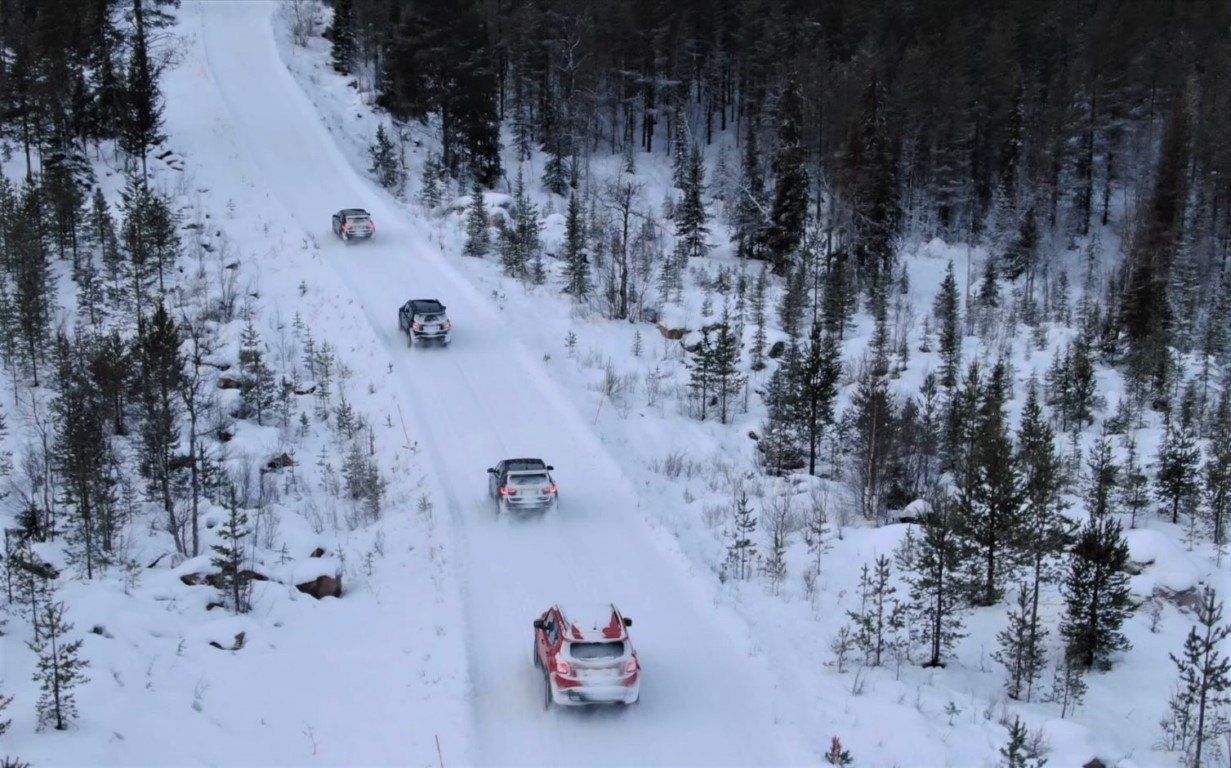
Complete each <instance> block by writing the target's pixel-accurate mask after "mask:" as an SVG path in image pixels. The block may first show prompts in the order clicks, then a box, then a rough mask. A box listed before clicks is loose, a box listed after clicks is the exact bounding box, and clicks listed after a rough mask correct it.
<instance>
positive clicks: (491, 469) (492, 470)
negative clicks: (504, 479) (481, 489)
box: [487, 467, 496, 475]
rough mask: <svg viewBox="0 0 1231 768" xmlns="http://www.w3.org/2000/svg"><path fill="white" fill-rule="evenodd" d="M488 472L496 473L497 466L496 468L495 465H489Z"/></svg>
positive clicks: (490, 473)
mask: <svg viewBox="0 0 1231 768" xmlns="http://www.w3.org/2000/svg"><path fill="white" fill-rule="evenodd" d="M487 474H489V475H494V474H496V468H495V467H488V468H487Z"/></svg>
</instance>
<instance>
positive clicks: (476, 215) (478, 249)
mask: <svg viewBox="0 0 1231 768" xmlns="http://www.w3.org/2000/svg"><path fill="white" fill-rule="evenodd" d="M491 247H492V237H491V230H489V229H488V218H487V204H486V202H485V201H484V199H483V186H482V185H481V184H480V183H479V180H478V178H477V177H476V178H475V179H474V181H473V182H471V185H470V206H469V207H468V208H467V213H466V245H465V246H463V248H462V255H463V256H473V257H475V258H481V257H483V256H486V255H487V252H488V251H490V250H491Z"/></svg>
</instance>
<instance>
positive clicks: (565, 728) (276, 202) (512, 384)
mask: <svg viewBox="0 0 1231 768" xmlns="http://www.w3.org/2000/svg"><path fill="white" fill-rule="evenodd" d="M277 5H278V4H277V3H274V2H268V1H261V0H256V1H254V2H199V3H195V4H188V5H186V6H185V7H184V10H183V13H184V14H186V15H187V16H188V17H189V18H188V21H189V23H188V24H187V25H186V26H187V28H188V29H190V30H191V29H194V27H195V29H196V32H197V34H196V35H195V36H196V38H197V39H196V40H195V41H193V43H191V44H197V45H201V46H203V51H204V54H205V56H204V61H205V62H206V65H205V68H206V70H207V71H205V72H202V73H201V75H202V77H201V91H200V92H197V93H195V94H190V95H184V96H181V97H180V98H191V99H192V100H193V102H194V105H199V106H197V107H194V108H199V109H200V119H201V120H202V121H204V122H205V123H206V124H208V125H209V126H210V128H209V129H210V130H211V131H213V132H214V133H215V134H216V135H217V137H218V139H219V140H218V141H217V142H215V144H214V145H215V146H217V147H218V148H219V149H218V151H217V154H216V156H202V153H207V152H208V151H209V150H208V146H209V145H205V144H200V145H199V146H195V147H193V156H192V157H191V158H190V161H191V162H192V164H193V165H194V167H197V168H200V169H202V170H201V172H200V173H201V175H202V176H203V177H204V178H207V179H209V178H215V179H216V178H219V177H220V175H222V174H228V173H229V174H232V175H233V176H235V177H237V178H243V179H245V182H246V183H247V184H248V185H249V186H250V187H251V192H252V194H253V196H254V198H255V199H267V200H268V202H269V205H270V206H271V208H272V209H273V210H278V211H279V212H280V213H282V214H284V215H285V216H287V217H289V218H290V219H291V220H292V221H293V224H289V225H288V226H292V227H294V228H301V229H302V230H303V231H304V232H306V233H311V234H313V235H315V237H316V238H317V239H318V240H319V241H320V243H321V259H323V262H324V263H321V262H314V263H311V264H304V266H303V268H304V271H305V273H312V274H321V273H323V274H324V275H325V278H326V280H327V281H328V280H329V277H330V276H329V275H328V271H329V270H332V284H333V285H335V286H336V290H337V291H338V292H339V293H341V294H349V295H347V296H345V298H346V299H353V301H354V302H355V303H356V304H357V305H359V306H361V307H362V310H363V313H364V315H365V316H366V318H367V320H368V322H369V324H370V328H364V329H362V334H363V336H364V337H363V338H355V339H350V341H351V342H352V343H353V344H355V345H358V346H368V347H372V348H375V349H377V350H378V351H377V352H376V353H375V355H374V358H373V359H375V360H377V361H379V364H380V365H381V366H391V370H393V371H394V372H395V374H396V376H397V377H398V379H399V380H400V382H401V389H400V391H398V392H397V398H398V400H399V401H400V404H401V407H402V409H403V411H404V412H405V414H406V419H407V422H408V425H409V429H410V432H411V433H412V437H413V438H414V439H415V440H417V441H418V442H419V443H420V444H421V446H422V448H423V449H424V451H425V454H426V455H427V456H428V458H429V464H430V467H431V470H432V472H433V475H434V484H435V490H436V492H437V496H438V505H440V506H443V507H445V508H447V512H446V515H447V519H448V520H449V521H450V527H451V529H452V531H451V533H452V537H453V541H454V543H455V546H456V549H457V551H456V552H455V553H454V557H453V560H454V562H455V563H456V566H457V571H458V574H459V577H460V578H461V580H462V584H461V589H462V593H463V594H464V599H465V606H464V616H465V619H466V622H467V632H466V635H467V637H468V638H469V639H468V644H469V645H468V648H467V649H466V657H467V659H468V662H469V665H470V670H469V671H470V679H471V682H472V688H473V689H472V691H471V696H472V699H473V701H472V705H473V714H474V726H473V733H474V734H475V738H476V739H477V743H476V744H473V745H469V748H468V749H467V752H468V753H469V754H470V755H471V756H472V757H473V759H474V760H475V761H476V762H477V763H480V764H484V765H512V764H525V765H564V766H582V765H638V766H649V765H707V766H716V765H738V766H751V765H783V764H787V763H789V762H790V760H789V759H788V758H787V757H786V756H785V755H784V752H783V750H784V747H783V746H782V744H781V743H780V741H779V738H778V736H777V733H776V728H775V726H774V724H773V723H772V722H771V717H772V715H771V713H772V711H773V707H772V704H771V702H770V701H769V700H768V696H769V686H768V684H767V683H766V682H764V681H763V680H762V679H761V678H760V676H759V675H757V674H756V673H754V672H753V671H752V670H753V669H754V666H753V665H752V664H750V662H749V659H748V658H747V656H746V655H745V654H744V653H742V652H741V651H740V650H738V649H737V647H736V644H735V643H734V642H733V641H732V640H731V639H730V637H729V635H728V634H727V633H726V631H725V630H724V629H723V628H722V627H720V626H719V625H718V622H717V621H716V619H715V618H714V617H713V615H712V614H713V611H714V608H713V606H712V605H711V601H710V599H709V598H708V597H707V595H706V592H705V590H704V589H702V588H701V586H700V585H699V584H698V583H697V582H696V581H695V577H694V576H692V575H690V574H689V573H688V572H687V569H686V567H685V566H684V564H683V563H682V562H681V558H680V557H679V556H678V554H676V553H675V552H674V551H673V548H672V542H670V541H664V540H663V538H662V537H663V534H662V533H661V532H657V531H654V530H651V529H650V527H649V526H648V525H647V523H646V521H645V516H644V514H643V512H642V511H641V510H639V509H638V499H637V495H636V493H635V491H634V489H633V488H632V487H631V486H630V484H629V482H628V480H627V479H626V478H625V476H624V475H623V474H622V473H621V471H620V469H619V468H618V466H617V464H616V462H615V461H613V459H612V458H611V457H610V456H609V455H608V454H607V453H606V451H605V449H604V447H603V446H602V444H601V443H600V442H599V441H598V440H597V438H596V437H595V435H594V434H593V432H592V431H591V429H590V428H589V426H588V425H587V424H586V422H585V420H584V419H582V418H581V417H580V416H579V415H578V414H577V413H576V412H575V411H574V410H573V409H572V407H571V406H570V405H569V404H568V403H567V401H566V399H565V398H564V397H563V395H562V394H561V393H560V392H558V391H557V390H556V388H555V385H554V384H553V383H552V382H551V381H549V380H548V379H547V378H546V376H545V374H544V372H543V371H542V370H541V367H540V365H541V364H540V363H539V362H538V361H537V360H534V359H532V358H531V356H530V355H528V354H527V353H526V351H525V349H524V348H523V347H522V346H521V345H520V343H519V342H518V341H517V340H516V339H517V331H516V329H515V328H510V327H508V323H507V321H506V320H505V319H504V318H503V317H502V316H501V314H500V312H499V310H498V309H496V307H495V306H493V305H492V304H491V303H490V302H489V301H488V300H487V299H486V298H485V297H484V296H482V295H480V294H479V293H478V292H477V291H476V290H475V289H474V288H473V287H472V286H471V285H470V284H469V283H468V282H467V281H466V280H465V278H464V277H462V276H461V275H460V274H459V273H458V272H457V271H456V270H455V269H454V268H453V267H452V266H451V265H450V264H449V263H448V261H447V259H446V258H445V257H444V256H442V255H441V254H439V253H437V252H435V250H434V249H433V248H431V247H430V246H429V245H428V242H427V238H426V236H425V235H424V233H423V232H422V231H421V228H420V226H419V225H418V224H417V223H416V221H415V219H414V217H413V216H412V215H411V214H410V213H409V212H408V211H407V210H406V208H405V207H404V206H399V205H397V204H396V202H395V201H394V200H393V199H392V198H390V197H388V196H386V195H384V194H383V193H381V192H380V190H379V189H377V188H376V187H375V186H374V185H373V184H371V183H370V182H369V181H368V180H367V179H365V178H364V177H363V176H362V175H360V174H359V173H358V172H357V171H356V169H355V168H353V167H352V166H351V164H350V163H349V162H348V160H347V158H346V157H345V156H344V154H343V153H342V152H341V150H340V149H339V148H338V146H337V145H336V143H335V141H334V138H333V137H332V136H331V134H330V133H329V131H328V130H327V129H326V128H325V127H324V125H323V124H322V122H321V121H320V119H319V117H318V115H317V114H316V113H315V111H314V109H313V107H312V105H311V104H310V102H309V100H308V99H307V97H306V96H305V95H304V93H303V92H302V91H301V90H300V88H299V86H298V85H297V83H296V82H295V81H294V80H293V79H292V77H291V75H290V74H289V72H288V71H287V70H286V68H285V66H284V64H283V62H282V60H281V59H280V57H279V52H278V50H277V46H276V43H275V38H274V31H273V27H272V24H273V14H274V12H275V11H276V9H277ZM194 19H195V22H194ZM237 153H238V160H237V158H236V154H237ZM350 206H361V207H366V208H368V209H369V210H370V211H371V212H372V214H373V217H374V219H375V221H376V223H377V226H378V228H379V231H378V232H377V236H376V238H375V239H374V240H373V241H372V242H369V243H361V244H356V245H353V246H346V245H344V244H342V243H340V242H338V241H337V240H336V239H334V238H333V237H332V235H331V234H330V232H329V217H330V214H331V213H332V212H333V211H334V210H336V209H338V208H341V207H350ZM305 258H311V257H305ZM412 297H414V298H420V297H424V298H426V297H434V298H439V299H440V300H441V301H443V302H444V303H445V304H446V305H448V308H449V313H450V316H451V317H452V320H453V323H454V329H455V330H454V338H453V344H452V346H451V347H450V348H448V349H435V348H432V349H419V348H416V349H413V350H412V349H407V348H406V343H405V340H404V337H403V336H402V335H401V334H400V333H399V331H398V329H397V324H396V310H397V307H398V306H399V305H400V304H401V303H402V302H404V301H405V300H406V299H408V298H412ZM309 320H310V321H311V322H312V323H314V324H315V325H318V326H321V327H329V326H330V325H331V318H329V317H325V316H318V317H313V318H309ZM522 455H528V456H541V457H543V458H544V459H546V460H547V461H548V462H550V463H553V464H554V465H555V467H556V473H555V474H556V478H557V480H558V482H559V485H560V489H561V490H560V494H561V507H560V509H559V510H558V511H557V512H555V513H554V514H550V515H548V516H547V517H546V518H544V519H528V520H522V521H518V520H508V519H498V518H497V516H496V515H495V513H494V509H493V506H492V503H491V501H490V500H489V499H488V498H487V496H486V476H485V474H484V469H485V468H486V467H488V466H490V465H492V464H493V463H495V462H496V461H497V460H499V459H500V458H503V457H507V456H522ZM409 513H410V510H404V509H395V510H391V511H390V514H409ZM553 601H562V602H566V603H567V602H572V601H584V602H588V603H593V602H597V601H614V602H615V603H616V604H617V605H619V606H620V608H621V609H622V610H623V611H624V613H625V614H626V615H629V616H631V617H633V619H634V626H633V630H632V631H633V637H634V641H635V642H636V644H637V646H638V650H639V653H640V656H641V659H642V662H643V666H644V669H645V674H644V682H643V687H642V696H641V703H640V704H639V705H637V706H636V707H633V708H629V709H614V710H601V711H573V710H567V711H562V710H559V709H553V710H552V711H547V712H545V711H544V710H543V707H542V684H543V683H542V678H541V676H540V675H539V673H538V671H537V670H535V669H534V668H533V667H532V666H531V663H530V648H531V645H530V643H531V626H530V622H531V620H532V619H533V618H534V617H535V616H537V615H538V613H539V612H540V611H541V610H542V609H544V608H545V607H546V606H547V605H549V604H550V603H551V602H553ZM370 642H372V643H382V642H385V639H384V638H381V637H372V638H370ZM386 674H387V675H388V677H389V678H390V679H391V680H393V679H396V678H397V675H398V671H397V670H396V669H388V670H386ZM350 695H353V696H354V697H362V696H364V692H363V691H362V690H353V691H351V692H350ZM407 725H409V724H402V723H398V722H389V724H388V726H389V730H390V738H396V732H397V730H398V729H399V728H402V727H406V726H407ZM411 727H413V726H411ZM442 738H443V741H444V743H445V746H446V755H445V758H446V762H448V757H449V755H448V754H447V752H448V744H449V739H448V734H443V735H442Z"/></svg>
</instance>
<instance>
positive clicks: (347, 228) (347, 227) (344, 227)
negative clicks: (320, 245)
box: [342, 224, 351, 232]
mask: <svg viewBox="0 0 1231 768" xmlns="http://www.w3.org/2000/svg"><path fill="white" fill-rule="evenodd" d="M350 230H351V226H350V224H343V225H342V231H343V232H350Z"/></svg>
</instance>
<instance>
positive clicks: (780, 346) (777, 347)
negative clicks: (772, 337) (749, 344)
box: [765, 341, 786, 360]
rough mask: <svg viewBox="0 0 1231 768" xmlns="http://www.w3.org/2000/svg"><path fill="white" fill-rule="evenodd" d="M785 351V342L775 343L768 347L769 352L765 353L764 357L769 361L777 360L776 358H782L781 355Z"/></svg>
mask: <svg viewBox="0 0 1231 768" xmlns="http://www.w3.org/2000/svg"><path fill="white" fill-rule="evenodd" d="M785 351H786V342H785V341H775V342H774V343H773V344H772V345H770V348H769V352H767V353H765V356H766V357H768V358H769V359H770V360H777V359H778V358H780V357H782V353H783V352H785Z"/></svg>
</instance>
